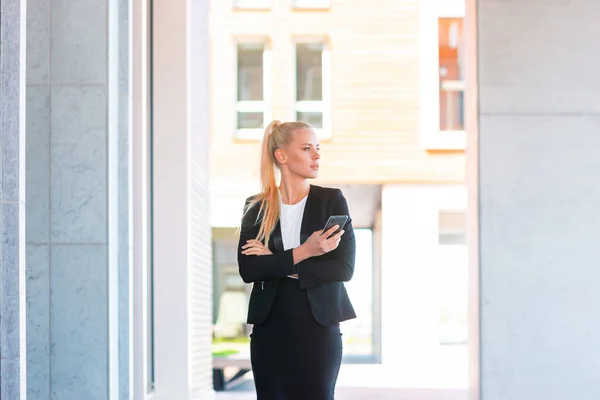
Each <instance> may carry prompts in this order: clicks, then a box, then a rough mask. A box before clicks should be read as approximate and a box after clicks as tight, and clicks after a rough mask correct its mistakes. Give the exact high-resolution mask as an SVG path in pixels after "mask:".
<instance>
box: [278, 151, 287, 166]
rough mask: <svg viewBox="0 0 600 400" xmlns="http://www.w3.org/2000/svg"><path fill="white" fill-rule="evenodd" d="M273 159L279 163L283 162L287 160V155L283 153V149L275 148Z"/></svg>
mask: <svg viewBox="0 0 600 400" xmlns="http://www.w3.org/2000/svg"><path fill="white" fill-rule="evenodd" d="M275 159H276V160H277V162H278V163H279V164H285V163H286V162H287V156H286V155H285V151H283V150H282V149H277V150H275Z"/></svg>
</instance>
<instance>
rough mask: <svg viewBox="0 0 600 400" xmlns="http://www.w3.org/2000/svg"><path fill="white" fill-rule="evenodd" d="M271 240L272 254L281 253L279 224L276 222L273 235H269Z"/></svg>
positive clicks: (281, 243)
mask: <svg viewBox="0 0 600 400" xmlns="http://www.w3.org/2000/svg"><path fill="white" fill-rule="evenodd" d="M271 240H272V242H273V249H271V251H273V250H275V251H273V253H279V252H282V251H283V238H282V237H281V222H280V221H279V220H278V221H277V225H275V229H273V233H272V234H271Z"/></svg>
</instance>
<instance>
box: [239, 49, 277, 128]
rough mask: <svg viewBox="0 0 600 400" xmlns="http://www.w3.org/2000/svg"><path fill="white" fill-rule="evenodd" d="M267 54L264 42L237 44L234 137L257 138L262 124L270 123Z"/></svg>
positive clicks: (268, 61) (268, 52)
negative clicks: (235, 133)
mask: <svg viewBox="0 0 600 400" xmlns="http://www.w3.org/2000/svg"><path fill="white" fill-rule="evenodd" d="M270 54H271V52H270V51H269V50H268V49H267V47H266V45H265V43H238V45H237V137H238V138H242V139H244V138H257V137H258V138H260V137H261V135H262V130H263V129H264V127H265V121H270V120H271V112H270V107H271V106H270V101H269V94H270V84H269V82H270V74H269V71H270V68H269V66H270ZM267 123H268V122H267Z"/></svg>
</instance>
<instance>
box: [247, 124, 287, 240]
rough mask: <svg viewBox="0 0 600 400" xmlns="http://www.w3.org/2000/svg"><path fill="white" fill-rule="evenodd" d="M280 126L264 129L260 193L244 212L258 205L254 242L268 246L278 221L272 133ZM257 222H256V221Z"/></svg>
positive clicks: (277, 191) (277, 195) (274, 125)
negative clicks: (257, 241)
mask: <svg viewBox="0 0 600 400" xmlns="http://www.w3.org/2000/svg"><path fill="white" fill-rule="evenodd" d="M280 126H281V121H278V120H275V121H273V122H271V123H270V124H269V125H268V126H267V127H266V129H265V134H264V137H263V142H262V154H261V157H260V184H261V193H259V194H258V195H256V196H255V197H254V198H253V199H252V201H251V202H250V203H249V204H248V207H247V208H246V210H245V212H248V210H250V209H251V208H252V207H254V206H255V205H256V204H258V203H260V209H259V211H258V215H257V219H261V224H260V229H259V231H258V237H257V238H256V240H259V241H261V242H263V243H264V244H265V245H268V243H269V239H270V238H271V233H273V230H274V229H275V225H277V220H278V219H279V212H280V210H279V189H278V188H277V179H276V175H275V159H274V158H275V155H274V152H275V149H276V148H275V149H273V147H275V146H273V144H274V143H273V142H274V141H273V132H274V131H276V130H277V128H279V127H280ZM257 222H258V221H257Z"/></svg>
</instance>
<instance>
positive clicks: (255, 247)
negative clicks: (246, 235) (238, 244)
mask: <svg viewBox="0 0 600 400" xmlns="http://www.w3.org/2000/svg"><path fill="white" fill-rule="evenodd" d="M242 254H244V255H246V256H266V255H269V254H273V253H272V252H271V250H269V248H268V247H266V246H265V245H264V244H263V243H262V242H260V241H258V240H248V241H247V242H246V244H245V245H244V246H242Z"/></svg>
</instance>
